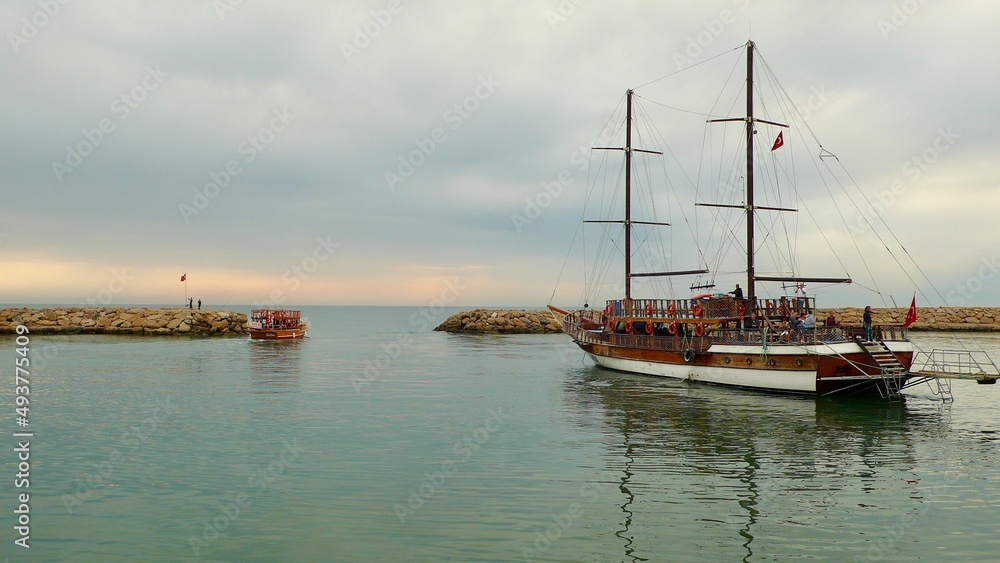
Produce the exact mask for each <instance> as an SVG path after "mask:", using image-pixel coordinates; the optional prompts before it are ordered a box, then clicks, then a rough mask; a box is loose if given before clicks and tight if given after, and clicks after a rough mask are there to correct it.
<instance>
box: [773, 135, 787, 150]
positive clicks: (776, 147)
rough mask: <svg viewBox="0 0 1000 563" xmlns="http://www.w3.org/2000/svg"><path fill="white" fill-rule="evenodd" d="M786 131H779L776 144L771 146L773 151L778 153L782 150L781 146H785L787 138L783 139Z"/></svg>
mask: <svg viewBox="0 0 1000 563" xmlns="http://www.w3.org/2000/svg"><path fill="white" fill-rule="evenodd" d="M783 133H784V131H778V138H777V139H775V140H774V144H773V145H771V150H772V151H776V150H778V149H779V148H781V145H783V144H785V138H784V137H782V134H783Z"/></svg>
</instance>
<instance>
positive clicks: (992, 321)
mask: <svg viewBox="0 0 1000 563" xmlns="http://www.w3.org/2000/svg"><path fill="white" fill-rule="evenodd" d="M906 311H907V309H906V308H900V309H893V308H875V307H872V319H873V321H874V322H875V324H896V325H898V324H903V319H905V318H906ZM830 312H832V313H833V314H834V316H835V317H836V318H837V321H838V322H840V323H841V324H844V325H847V326H861V316H862V315H863V314H864V308H863V307H841V308H833V309H817V311H816V318H817V320H818V321H819V322H820V323H822V322H823V320H824V319H825V318H826V317H827V315H828V314H829V313H830ZM434 330H440V331H445V332H469V333H499V334H545V333H553V332H560V331H562V325H561V323H559V321H557V320H555V319H553V317H552V315H551V314H550V313H549V312H548V311H543V310H507V309H475V310H473V311H465V312H462V313H458V314H455V315H452V316H450V317H448V319H447V320H446V321H444V322H443V323H441V325H439V326H438V327H437V328H435V329H434ZM910 330H942V331H978V332H1000V307H922V308H919V309H918V310H917V322H916V323H915V324H914V325H912V326H911V327H910Z"/></svg>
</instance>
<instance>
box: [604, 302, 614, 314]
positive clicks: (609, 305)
mask: <svg viewBox="0 0 1000 563" xmlns="http://www.w3.org/2000/svg"><path fill="white" fill-rule="evenodd" d="M611 310H612V309H611V303H608V306H607V307H605V308H604V314H605V315H611Z"/></svg>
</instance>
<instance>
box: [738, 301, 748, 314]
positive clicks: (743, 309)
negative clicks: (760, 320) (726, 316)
mask: <svg viewBox="0 0 1000 563" xmlns="http://www.w3.org/2000/svg"><path fill="white" fill-rule="evenodd" d="M746 312H747V308H746V306H745V305H744V304H742V303H737V304H736V315H737V316H740V317H742V316H743V315H745V314H746Z"/></svg>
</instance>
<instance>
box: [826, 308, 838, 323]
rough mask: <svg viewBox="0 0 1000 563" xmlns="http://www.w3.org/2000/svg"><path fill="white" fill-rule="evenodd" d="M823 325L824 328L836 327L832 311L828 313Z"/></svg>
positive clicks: (835, 319) (835, 318)
mask: <svg viewBox="0 0 1000 563" xmlns="http://www.w3.org/2000/svg"><path fill="white" fill-rule="evenodd" d="M824 324H825V325H826V326H837V317H835V316H834V315H833V311H830V314H829V315H827V316H826V322H825V323H824Z"/></svg>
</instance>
